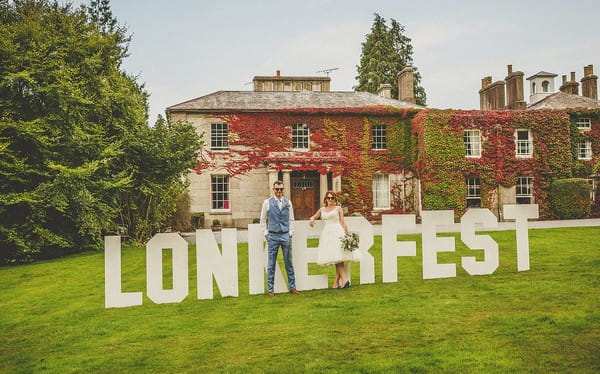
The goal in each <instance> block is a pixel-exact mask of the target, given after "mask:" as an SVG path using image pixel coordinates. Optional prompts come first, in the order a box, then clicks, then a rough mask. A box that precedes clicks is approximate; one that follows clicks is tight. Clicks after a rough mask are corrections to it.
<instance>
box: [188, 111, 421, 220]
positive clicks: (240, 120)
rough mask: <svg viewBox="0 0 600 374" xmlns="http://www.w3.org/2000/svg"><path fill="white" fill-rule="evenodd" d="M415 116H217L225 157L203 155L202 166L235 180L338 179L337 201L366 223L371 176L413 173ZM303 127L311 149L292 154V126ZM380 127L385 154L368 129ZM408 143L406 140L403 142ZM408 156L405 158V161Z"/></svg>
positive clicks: (351, 113) (366, 113)
mask: <svg viewBox="0 0 600 374" xmlns="http://www.w3.org/2000/svg"><path fill="white" fill-rule="evenodd" d="M416 112H417V110H407V109H397V108H393V107H369V108H361V109H355V108H333V109H291V110H280V111H273V112H266V113H246V112H240V113H235V114H228V115H223V116H220V118H221V119H222V120H223V121H225V122H227V123H228V124H229V133H230V136H229V152H226V153H224V152H216V151H215V152H211V151H205V152H204V154H203V159H202V160H201V161H202V163H201V166H200V167H199V168H197V171H198V172H202V171H203V170H204V169H206V168H207V167H217V166H218V167H221V168H224V169H225V170H226V171H227V172H228V173H229V175H231V176H235V175H240V174H244V173H247V172H249V171H250V170H253V169H256V168H260V167H264V166H265V165H267V164H268V165H269V167H270V168H272V169H274V170H277V171H279V170H294V171H297V170H316V171H318V172H319V173H320V174H326V173H328V172H331V173H332V174H333V175H334V176H341V177H342V188H343V190H342V192H341V198H343V199H344V204H345V206H347V207H348V209H349V210H350V211H351V212H360V213H362V214H364V215H366V216H368V217H371V213H372V210H373V191H372V175H373V174H375V173H378V172H381V173H400V171H401V170H402V169H407V170H410V169H411V168H412V161H411V160H412V153H411V152H408V153H407V152H406V150H407V148H410V147H411V143H410V142H411V140H410V136H411V134H410V120H411V119H412V117H413V116H414V114H415V113H416ZM300 123H304V124H307V125H308V128H309V131H310V148H309V149H308V150H307V151H300V152H293V151H292V139H291V134H292V126H293V125H294V124H300ZM375 124H377V125H385V126H386V129H388V134H389V136H390V137H389V139H390V140H389V142H388V147H387V149H386V150H373V149H371V148H372V141H373V140H372V135H371V128H372V126H373V125H375ZM406 137H408V139H406ZM406 155H410V157H406Z"/></svg>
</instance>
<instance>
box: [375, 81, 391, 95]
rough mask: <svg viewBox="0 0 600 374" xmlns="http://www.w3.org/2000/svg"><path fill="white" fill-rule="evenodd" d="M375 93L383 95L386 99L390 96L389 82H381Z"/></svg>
mask: <svg viewBox="0 0 600 374" xmlns="http://www.w3.org/2000/svg"><path fill="white" fill-rule="evenodd" d="M377 95H379V96H381V97H385V98H386V99H391V98H392V85H391V84H389V83H381V84H380V85H379V88H378V89H377Z"/></svg>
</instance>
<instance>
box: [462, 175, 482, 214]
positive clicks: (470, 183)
mask: <svg viewBox="0 0 600 374" xmlns="http://www.w3.org/2000/svg"><path fill="white" fill-rule="evenodd" d="M465 183H466V184H467V208H481V179H480V178H477V177H467V178H466V181H465ZM469 201H477V202H478V204H477V205H471V204H469Z"/></svg>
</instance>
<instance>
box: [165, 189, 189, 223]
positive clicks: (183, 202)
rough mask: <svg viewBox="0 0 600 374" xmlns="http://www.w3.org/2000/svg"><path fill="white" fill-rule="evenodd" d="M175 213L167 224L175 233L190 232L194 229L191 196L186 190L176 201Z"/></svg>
mask: <svg viewBox="0 0 600 374" xmlns="http://www.w3.org/2000/svg"><path fill="white" fill-rule="evenodd" d="M175 206H176V209H175V212H173V215H171V217H170V218H169V220H168V221H167V224H168V225H169V226H171V228H172V229H173V230H175V231H190V230H191V229H192V228H196V227H192V216H191V214H190V194H189V192H188V190H187V189H186V190H184V191H183V192H182V193H180V194H179V196H177V199H176V200H175Z"/></svg>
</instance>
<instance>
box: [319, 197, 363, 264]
mask: <svg viewBox="0 0 600 374" xmlns="http://www.w3.org/2000/svg"><path fill="white" fill-rule="evenodd" d="M338 209H341V208H340V207H336V208H335V209H333V210H332V211H330V212H328V211H326V210H325V208H321V219H322V220H323V221H325V227H324V228H323V231H322V232H321V236H320V237H319V247H318V250H317V253H318V254H317V264H319V265H333V264H337V263H340V262H346V261H360V255H359V253H358V249H356V250H355V251H353V252H350V251H346V250H344V248H343V247H342V238H343V237H344V234H345V232H344V228H343V227H342V225H341V224H340V215H339V212H338Z"/></svg>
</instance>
